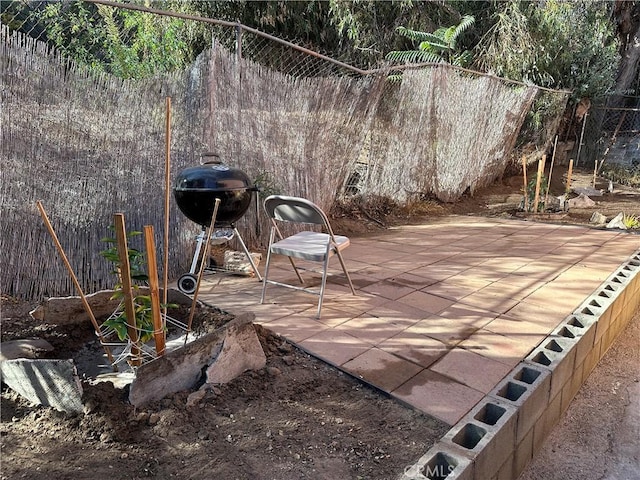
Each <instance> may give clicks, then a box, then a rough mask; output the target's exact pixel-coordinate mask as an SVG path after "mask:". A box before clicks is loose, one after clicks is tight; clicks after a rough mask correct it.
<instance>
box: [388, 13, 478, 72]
mask: <svg viewBox="0 0 640 480" xmlns="http://www.w3.org/2000/svg"><path fill="white" fill-rule="evenodd" d="M474 22H475V19H474V17H472V16H471V15H465V16H464V17H462V20H461V21H460V23H459V24H458V25H452V26H450V27H440V28H438V29H437V30H436V31H435V32H433V33H428V32H420V31H417V30H411V29H409V28H406V27H398V28H397V29H396V32H397V33H399V34H400V35H402V36H403V37H406V38H408V39H410V40H412V41H414V42H420V43H419V44H418V48H417V49H416V50H394V51H392V52H389V53H387V55H386V59H387V60H391V61H393V62H396V63H399V62H403V63H422V62H433V63H443V62H444V63H450V64H452V65H457V66H462V67H464V66H466V65H468V64H469V63H470V62H471V59H472V54H471V52H470V51H468V50H460V49H459V48H458V44H457V41H458V38H459V37H460V35H462V33H464V32H465V31H466V30H467V29H468V28H469V27H470V26H471V25H473V23H474Z"/></svg>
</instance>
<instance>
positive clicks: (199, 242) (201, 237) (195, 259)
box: [189, 230, 206, 274]
mask: <svg viewBox="0 0 640 480" xmlns="http://www.w3.org/2000/svg"><path fill="white" fill-rule="evenodd" d="M205 232H206V230H202V231H201V232H200V234H199V235H198V236H197V237H196V240H197V243H196V251H195V253H194V254H193V261H192V262H191V269H190V270H189V273H191V274H193V273H196V271H197V270H198V259H199V258H200V250H202V244H203V243H204V239H205V238H206V235H205ZM203 261H204V260H203Z"/></svg>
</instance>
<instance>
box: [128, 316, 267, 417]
mask: <svg viewBox="0 0 640 480" xmlns="http://www.w3.org/2000/svg"><path fill="white" fill-rule="evenodd" d="M254 318H255V316H254V315H253V314H243V315H240V316H238V317H236V318H235V319H233V320H232V321H231V322H229V323H227V324H226V325H224V326H223V327H221V328H218V329H216V330H215V331H213V332H211V333H208V334H206V335H203V336H202V337H199V338H197V339H195V340H193V341H192V342H189V343H187V344H186V345H185V346H183V347H180V348H177V349H175V350H171V351H169V352H167V353H166V354H164V355H163V356H161V357H158V358H156V359H155V360H154V361H152V362H149V363H146V364H144V365H142V366H140V367H138V369H137V370H136V377H135V379H134V380H133V382H132V383H131V387H130V389H129V401H130V402H131V404H132V405H135V406H136V407H139V406H142V405H144V404H146V403H148V402H151V401H155V400H160V399H162V398H164V397H166V396H167V395H170V394H172V393H176V392H179V391H182V390H189V389H191V388H193V387H194V386H195V385H196V384H197V383H198V382H199V381H200V380H201V378H202V371H203V369H204V368H206V375H207V378H206V383H208V384H212V383H214V384H215V383H226V382H228V381H230V380H232V379H233V378H235V377H237V376H238V375H240V374H241V373H243V372H244V371H245V370H249V369H261V368H263V367H264V365H265V364H266V356H265V354H264V351H263V350H262V345H261V344H260V340H259V339H258V336H257V334H256V331H255V327H254V325H253V319H254Z"/></svg>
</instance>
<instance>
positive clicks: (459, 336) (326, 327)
mask: <svg viewBox="0 0 640 480" xmlns="http://www.w3.org/2000/svg"><path fill="white" fill-rule="evenodd" d="M338 233H340V232H338ZM639 248H640V236H638V235H634V234H629V233H627V232H622V231H619V230H617V231H613V230H595V229H590V228H586V227H579V226H568V225H554V224H543V223H534V222H528V221H521V220H512V219H498V218H481V217H446V218H438V219H434V220H433V221H432V222H429V223H427V224H423V225H412V226H402V227H397V228H392V229H390V230H387V231H385V232H382V233H380V234H377V235H374V236H366V237H360V238H352V239H351V246H350V247H349V248H348V249H347V250H345V252H344V255H345V259H346V261H347V265H348V268H349V271H350V273H351V276H352V280H353V283H354V286H355V287H356V291H357V295H356V296H353V295H352V294H351V293H350V291H349V288H348V286H347V284H346V281H345V279H344V278H343V275H341V272H340V269H339V264H338V262H337V259H334V260H335V262H334V263H332V266H333V269H332V271H333V272H334V273H335V276H333V277H330V278H329V280H328V282H327V290H326V293H325V299H324V306H323V310H322V317H321V318H320V319H316V318H315V314H316V301H317V297H314V296H311V295H309V294H305V293H302V292H295V291H292V290H289V289H285V288H282V287H277V286H269V288H268V290H267V297H266V301H265V304H264V305H260V303H259V302H260V292H261V288H262V283H261V282H259V281H258V280H257V279H255V278H238V277H229V276H224V277H220V278H217V277H216V276H215V275H214V276H205V281H204V282H203V284H202V286H201V290H200V293H199V299H200V300H202V301H204V302H206V303H209V304H211V305H215V306H217V307H219V308H221V309H223V310H227V311H229V312H232V313H241V312H244V311H250V312H253V313H255V315H256V322H257V323H260V324H262V325H264V326H266V327H267V328H269V329H271V330H273V331H275V332H277V333H279V334H281V335H282V336H284V337H286V338H287V339H288V340H290V341H292V342H294V343H295V344H297V345H299V346H300V347H301V348H303V349H304V350H306V351H308V352H309V353H311V354H313V355H314V356H317V357H319V358H321V359H323V360H325V361H326V362H328V363H330V364H332V365H335V366H336V367H338V368H340V369H342V370H344V371H347V372H349V373H351V374H352V375H354V376H357V377H359V378H361V379H362V380H364V381H365V382H367V383H370V384H372V385H374V386H375V387H377V388H379V389H381V390H383V391H385V392H388V393H389V394H390V395H391V396H393V397H394V398H396V399H398V400H399V401H402V402H405V403H406V404H408V405H411V406H413V407H415V408H417V409H419V410H421V411H424V412H425V413H427V414H429V415H432V416H434V417H437V418H439V419H441V420H443V421H445V422H446V423H448V424H449V425H452V426H454V428H453V429H452V431H453V430H455V429H456V428H455V425H456V424H459V423H462V425H461V428H463V427H465V426H468V425H469V423H468V422H467V421H466V420H465V418H467V417H468V416H469V414H470V413H474V412H475V411H476V410H477V409H478V407H479V405H480V404H481V402H482V401H483V400H485V399H486V398H490V399H493V400H492V402H493V403H492V404H496V405H503V404H504V405H506V406H505V407H504V408H507V407H509V405H508V404H509V400H513V399H511V398H510V395H509V394H504V395H502V394H500V390H499V389H500V388H502V387H504V388H503V390H504V389H507V387H508V388H511V387H512V384H516V383H522V384H523V385H524V388H525V390H526V389H527V388H528V387H529V386H531V390H532V391H533V390H537V389H538V384H539V383H542V384H543V387H541V388H543V389H544V395H543V396H544V398H545V399H546V400H545V402H546V404H545V405H546V406H545V408H543V409H541V410H540V411H539V412H538V411H536V413H535V415H534V416H535V418H533V423H531V424H530V425H529V423H527V425H526V430H527V431H526V432H525V431H524V430H523V429H525V425H524V423H525V421H524V417H525V416H524V415H520V417H522V418H521V419H520V420H514V422H515V424H517V425H516V426H514V427H513V429H514V433H513V438H511V439H510V440H509V441H511V443H512V444H513V445H514V446H513V447H512V448H511V449H510V452H511V457H509V458H505V459H504V461H505V464H506V462H507V461H508V462H511V463H510V464H509V465H508V466H507V467H504V468H505V470H509V471H510V472H512V473H514V472H515V473H517V472H518V471H519V470H521V468H520V467H521V466H523V465H524V464H526V462H527V461H528V460H527V458H526V457H527V455H528V456H529V459H530V458H531V455H532V454H533V452H535V449H536V442H540V441H541V440H540V439H541V438H542V437H544V435H543V434H542V428H541V427H540V428H539V430H540V432H539V433H538V434H536V435H535V437H534V432H533V430H534V429H533V425H534V424H535V423H536V421H537V420H538V419H539V418H541V417H540V416H541V415H543V414H545V412H546V409H547V407H548V406H550V405H555V404H557V408H555V407H554V413H553V415H552V416H553V417H559V415H560V412H561V411H564V409H565V408H566V406H567V405H568V404H569V402H570V400H571V398H572V395H571V392H573V394H575V392H574V391H573V390H575V391H577V389H576V385H577V387H578V388H579V386H580V384H581V383H582V381H583V380H584V378H586V376H587V375H588V372H590V368H592V366H591V365H590V364H589V367H590V368H587V366H586V363H587V359H589V361H590V362H591V363H593V364H594V365H595V363H597V359H598V358H600V357H601V355H602V354H603V353H604V352H603V351H602V350H603V349H605V347H604V346H602V345H604V344H605V343H604V340H605V339H606V340H607V342H609V345H610V342H611V341H613V338H614V337H615V335H614V333H615V332H614V329H613V327H612V328H611V329H610V330H611V331H610V332H609V329H608V328H607V329H604V325H605V322H604V319H600V320H602V321H600V326H599V327H598V332H597V334H596V333H595V328H594V329H593V332H592V333H593V337H589V342H590V343H589V346H587V347H586V349H585V347H584V344H583V346H582V347H581V348H583V350H584V352H581V353H578V354H576V353H575V352H573V354H572V355H573V357H572V358H571V360H572V364H571V366H570V369H569V370H570V372H569V373H570V375H569V376H567V377H566V378H564V377H563V378H562V379H561V378H560V375H559V374H558V375H555V374H554V372H553V370H551V371H549V372H547V371H546V370H548V369H547V368H546V367H549V365H551V367H550V368H551V369H553V368H555V367H556V363H567V362H564V361H563V359H558V360H557V361H556V360H554V355H557V352H560V351H563V350H565V349H566V350H567V352H569V351H573V350H572V348H573V347H572V346H570V345H568V344H566V343H563V342H565V340H569V339H571V340H576V342H577V339H579V338H582V337H583V336H584V335H583V333H582V332H581V333H580V334H579V335H578V334H573V333H571V332H569V330H571V329H572V328H573V327H572V326H571V325H568V326H566V327H563V325H562V324H563V322H566V321H567V319H568V318H570V317H571V315H574V314H576V312H577V313H578V314H581V312H582V311H584V312H585V313H586V314H591V313H594V312H596V311H597V312H598V315H600V312H599V310H603V309H604V310H607V311H608V312H609V313H608V315H607V327H609V324H611V325H613V324H614V323H615V324H616V329H617V330H616V331H619V330H620V328H618V327H619V326H618V325H617V324H618V323H621V322H618V321H617V320H616V319H617V318H618V317H620V318H626V317H629V318H630V315H631V313H632V311H634V310H635V309H636V308H637V305H638V300H637V298H638V291H637V288H638V285H637V284H638V283H639V282H638V281H636V279H635V277H636V275H635V270H636V267H637V266H638V265H640V262H638V261H637V256H636V257H634V255H637V252H638V249H639ZM629 261H631V262H632V263H631V265H630V266H628V265H627V266H626V267H625V268H627V269H628V270H630V274H629V275H627V274H624V273H621V274H620V275H622V277H624V278H625V279H626V278H627V277H629V278H631V279H632V280H634V281H633V282H631V283H630V284H629V285H627V284H626V283H625V282H620V281H618V280H617V279H616V278H613V280H614V281H617V282H618V283H620V286H619V287H618V285H617V284H611V280H612V275H615V274H616V272H617V271H618V270H619V269H620V268H621V266H624V265H625V262H627V264H628V262H629ZM273 266H274V270H273V277H274V278H279V279H281V280H286V281H293V279H294V278H295V275H294V273H293V271H292V269H291V266H290V265H289V263H288V261H287V260H286V259H285V258H279V259H278V260H277V262H276V263H274V264H273ZM276 267H277V268H276ZM630 286H631V288H629V287H630ZM605 287H606V288H607V289H609V290H611V295H609V293H607V291H604V290H603V291H602V292H601V293H600V297H602V299H603V300H607V299H608V298H609V297H612V298H613V297H614V296H615V298H618V297H620V299H621V300H620V301H619V302H611V303H612V304H613V303H615V304H616V305H617V306H616V307H615V308H616V309H617V312H615V314H614V313H612V312H611V311H610V310H611V308H609V306H608V305H606V301H604V302H600V301H597V302H594V301H591V303H589V301H590V298H591V296H593V295H594V293H597V291H598V290H599V289H601V288H605ZM624 291H628V293H627V295H626V297H625V299H624V301H623V300H622V297H621V296H620V295H621V294H622V293H623V292H624ZM585 302H587V303H585ZM585 305H591V307H590V308H591V309H589V308H586V307H584V306H585ZM577 309H582V310H577ZM625 309H626V310H630V311H629V312H627V311H626V310H625ZM592 310H593V312H592ZM598 320H599V317H597V316H596V317H594V319H593V321H592V322H591V324H593V325H595V324H597V323H598ZM582 323H585V321H584V319H583V322H582ZM558 327H563V328H564V330H563V331H567V332H569V333H568V334H567V335H566V337H567V338H558V337H561V336H562V335H561V334H560V335H558V334H557V332H558V331H559V330H558ZM605 334H606V336H605ZM609 337H613V338H609ZM550 339H551V341H555V342H556V343H555V345H556V346H557V348H556V347H554V346H553V344H550V343H547V342H549V341H550ZM600 339H602V342H600V343H598V341H599V340H600ZM543 344H544V345H543ZM576 345H577V343H576ZM563 346H564V347H563ZM607 346H608V345H607ZM543 347H545V348H546V350H543V351H542V356H543V358H544V359H547V360H548V362H547V361H543V362H541V364H540V365H538V364H537V363H536V361H537V359H538V358H539V357H540V354H538V355H537V356H536V357H533V356H532V355H534V354H536V353H537V350H536V349H540V348H543ZM576 348H577V347H576ZM596 348H597V349H598V351H597V352H596V353H595V354H594V353H592V352H593V351H594V349H596ZM554 350H555V351H554ZM605 350H606V349H605ZM565 353H566V352H565ZM545 354H546V355H545ZM576 355H579V356H580V364H579V365H578V360H577V357H576ZM588 355H590V357H587V356H588ZM549 359H550V360H549ZM526 362H528V363H526ZM594 362H595V363H594ZM522 365H529V366H530V367H531V368H528V369H525V370H526V371H527V372H529V373H531V372H533V373H534V374H535V375H534V377H535V378H531V379H530V380H527V379H526V378H525V379H524V383H523V382H522V381H521V380H523V377H522V371H524V370H522V368H521V366H522ZM583 365H584V366H583ZM518 368H520V369H521V373H520V374H519V375H520V377H516V380H515V381H512V380H513V379H511V380H510V379H509V376H510V375H514V372H516V370H517V369H518ZM578 368H579V372H578ZM565 370H566V368H565ZM575 372H578V373H577V374H575V375H574V373H575ZM541 373H542V375H541ZM539 376H541V378H539V379H538V378H537V377H539ZM560 381H562V382H563V383H562V384H559V383H558V382H560ZM505 382H506V383H505ZM554 382H555V383H554ZM566 382H568V384H571V388H570V389H569V387H567V391H564V395H561V393H562V392H563V390H564V386H565V383H566ZM568 384H567V385H568ZM505 391H506V390H505ZM529 393H531V392H529ZM556 394H557V395H556ZM502 396H503V397H504V399H502V398H501V397H502ZM502 400H504V401H502ZM518 402H520V403H522V400H518V401H516V403H518ZM553 402H555V404H554V403H553ZM504 405H503V406H504ZM522 406H523V405H520V404H519V405H516V407H515V408H514V412H515V415H516V417H517V416H518V415H517V410H518V408H520V407H522ZM474 407H475V410H474ZM500 408H503V407H502V406H501V407H500ZM509 408H510V407H509ZM507 410H508V408H507ZM555 410H557V412H558V413H557V415H556V413H555ZM465 416H466V417H465ZM531 416H532V415H527V418H528V417H531ZM475 418H478V417H477V416H476V417H475ZM514 418H515V417H514ZM551 420H552V419H549V418H546V417H545V422H546V424H545V425H546V426H545V428H544V429H545V430H547V429H549V428H551V427H552V426H553V425H552V424H553V423H555V422H553V421H551ZM556 421H557V418H556ZM465 422H466V423H465ZM521 424H522V425H521ZM547 424H549V425H550V426H549V425H547ZM483 429H484V430H486V426H485V427H484V428H481V430H483ZM529 429H530V431H529ZM520 430H523V431H520ZM463 433H464V432H463ZM527 434H530V437H531V439H530V444H528V446H525V447H522V448H525V450H526V451H528V452H531V453H524V454H522V452H520V453H519V451H520V449H521V445H522V443H523V442H524V441H527V442H529V440H526V435H527ZM465 435H466V434H465ZM465 435H463V437H465ZM466 437H468V435H466ZM481 437H482V435H481ZM460 438H462V437H460V436H459V437H458V439H460ZM453 443H454V445H453V450H456V448H458V446H459V447H461V448H460V449H459V450H462V456H465V455H466V456H467V457H469V458H470V461H469V462H468V463H469V464H475V463H476V460H477V458H475V457H474V455H475V456H477V452H475V453H474V452H471V453H473V455H471V456H470V455H469V452H465V450H474V448H475V444H473V445H472V446H470V444H469V443H470V442H469V441H467V440H465V439H463V440H462V441H457V442H453ZM471 443H473V442H471ZM475 443H478V442H477V441H476V442H475ZM455 444H457V445H458V446H456V445H455ZM443 448H444V447H443ZM449 453H450V452H449ZM438 455H440V453H438ZM447 455H449V454H447ZM519 457H520V458H519ZM447 458H449V457H447ZM427 460H428V459H427ZM425 461H426V460H425ZM462 463H463V464H464V462H462ZM515 463H519V464H520V465H515ZM474 468H476V474H474V475H471V474H470V475H471V476H469V477H468V478H482V476H480V475H481V474H480V473H479V470H478V469H479V468H480V467H479V466H477V465H476V467H474ZM498 469H499V465H498V466H497V467H496V471H491V472H490V476H486V477H485V478H491V476H492V475H494V474H495V475H498V473H497V472H498ZM482 475H487V473H486V472H485V473H482ZM509 477H514V476H513V475H507V476H505V478H509ZM447 478H467V477H464V476H455V477H447ZM496 478H497V477H496Z"/></svg>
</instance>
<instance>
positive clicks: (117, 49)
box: [0, 0, 568, 299]
mask: <svg viewBox="0 0 640 480" xmlns="http://www.w3.org/2000/svg"><path fill="white" fill-rule="evenodd" d="M1 8H2V12H1V20H2V30H1V32H0V33H1V35H0V41H1V45H0V48H1V49H2V57H1V59H0V60H1V62H2V72H1V74H0V79H1V85H2V103H3V108H2V112H1V115H2V125H3V129H2V146H1V148H0V161H1V162H2V168H1V170H2V172H1V173H0V179H1V180H2V184H1V185H0V189H1V193H2V200H1V201H0V203H1V204H2V210H3V227H4V228H3V231H2V232H1V233H0V250H1V251H2V252H3V256H4V261H3V263H4V264H5V265H6V266H7V268H5V269H3V271H2V272H0V281H1V283H2V286H3V287H2V288H3V291H5V292H7V293H10V294H13V295H18V296H22V297H26V298H32V299H33V298H41V297H42V296H52V295H60V294H68V293H70V292H72V291H73V286H72V284H71V282H70V280H69V279H68V277H67V275H66V272H65V271H64V269H63V268H62V265H61V263H60V262H55V261H54V260H53V259H55V258H56V256H57V255H56V252H55V251H54V249H53V247H52V245H51V242H50V239H49V238H48V233H47V232H46V230H45V229H44V227H43V225H42V220H41V219H40V218H39V217H38V215H37V211H36V208H35V202H36V201H37V200H42V202H43V204H44V206H45V208H47V209H48V210H49V213H50V217H51V219H52V223H53V224H54V226H55V227H56V228H57V229H58V230H59V237H60V239H61V241H62V243H63V245H66V246H68V248H69V255H70V257H71V262H72V265H73V266H74V268H75V269H76V270H77V273H78V277H79V280H80V283H81V285H82V286H83V287H84V288H85V289H87V290H89V291H93V290H96V289H100V288H106V287H109V286H111V284H112V283H113V276H112V273H111V270H112V268H111V266H110V265H108V264H107V263H106V262H105V261H104V259H102V258H101V257H100V255H99V251H100V250H101V249H104V245H103V244H101V242H100V239H101V238H102V237H104V236H106V235H107V234H108V226H109V225H110V224H111V222H112V215H113V213H114V212H122V213H124V214H125V215H126V218H127V222H128V224H129V228H130V229H135V230H142V226H143V225H148V224H150V225H154V226H155V227H156V231H157V232H159V231H162V225H163V222H164V213H165V212H164V209H163V197H164V195H167V194H168V193H170V192H166V191H164V188H163V183H164V179H163V173H164V167H165V165H166V163H167V159H166V158H165V143H166V142H168V141H170V157H171V159H170V162H171V172H172V176H174V177H175V174H176V172H178V171H180V170H181V169H184V168H186V167H188V166H192V165H194V164H197V163H199V161H200V157H201V156H202V154H203V153H205V152H210V151H214V152H216V153H217V154H218V155H219V156H220V157H221V158H222V159H223V161H225V163H228V164H230V165H232V166H234V167H238V168H240V169H242V170H243V171H245V172H247V173H248V174H249V176H250V177H251V178H252V180H253V181H254V182H255V183H256V184H257V185H259V186H260V188H261V189H262V193H261V194H262V195H263V196H264V195H266V194H269V193H283V194H289V195H299V196H303V197H306V198H310V199H312V200H313V201H315V202H316V203H317V204H319V205H320V206H321V207H322V208H324V209H326V210H330V209H331V207H332V205H334V204H335V202H336V201H338V200H339V199H341V198H344V197H345V195H347V196H358V197H361V199H362V201H366V199H367V198H371V197H376V196H385V197H389V198H392V199H393V200H394V201H397V202H403V201H408V200H412V199H415V198H418V199H421V198H428V197H435V198H438V199H440V200H442V201H455V200H456V199H458V198H459V197H460V196H461V195H463V194H464V193H465V192H471V193H473V191H474V190H475V189H476V188H479V187H481V186H483V185H486V184H489V183H491V182H492V181H494V180H495V179H497V178H499V177H500V176H501V175H502V174H503V172H504V171H505V169H506V168H507V166H508V165H509V164H510V163H513V161H514V159H515V157H519V155H520V153H519V150H518V148H521V147H523V146H526V148H527V149H528V151H534V152H537V153H539V154H541V153H542V152H544V150H545V149H546V148H548V146H549V145H550V144H551V139H552V137H553V136H554V135H555V129H557V125H558V122H559V119H560V118H561V115H562V111H563V109H564V106H565V104H566V101H567V97H568V93H567V92H555V91H549V90H544V89H540V88H538V87H535V86H533V85H522V84H517V83H513V82H506V81H504V80H501V79H498V78H495V77H492V76H489V75H483V74H479V73H477V72H470V71H466V70H461V69H457V68H455V67H452V66H450V65H445V64H438V65H422V66H416V65H409V66H397V65H396V66H393V71H394V72H395V73H397V72H402V80H401V81H400V82H392V81H389V79H388V76H389V74H390V73H391V71H392V70H391V66H390V65H383V66H381V67H380V68H377V69H373V70H364V69H361V68H358V67H355V66H352V65H349V64H347V63H344V62H342V61H340V60H337V59H334V58H330V57H328V56H325V55H322V54H320V53H318V52H314V51H311V50H309V49H307V48H305V47H303V46H300V45H296V44H293V43H290V42H286V41H284V40H282V39H278V38H275V37H272V36H270V35H267V34H264V33H262V32H258V31H256V30H254V29H251V28H249V27H246V26H244V25H240V24H237V23H235V22H225V21H220V20H214V19H205V18H198V17H195V16H194V15H192V14H190V13H189V12H180V13H175V12H174V13H172V12H161V11H156V10H153V9H147V8H144V7H140V6H136V5H134V4H117V3H113V2H108V1H102V0H100V1H97V0H96V1H89V2H37V1H36V2H26V1H13V2H2V7H1ZM166 100H169V101H170V107H169V108H167V103H166ZM536 104H537V105H542V106H543V108H538V109H537V110H536V111H537V113H538V116H537V117H535V118H533V119H532V118H530V112H531V111H532V106H533V105H536ZM540 112H543V114H542V115H540ZM168 115H169V116H170V127H169V130H168V131H167V130H166V121H167V116H168ZM523 125H524V126H525V127H526V126H527V125H529V128H527V129H526V135H524V134H523V133H522V131H523ZM518 163H519V162H518ZM169 214H170V219H171V227H170V238H169V242H168V244H167V245H159V252H158V257H159V258H162V256H163V255H164V254H165V251H166V252H167V254H168V256H169V259H170V261H169V265H168V269H169V276H170V278H177V276H178V275H179V274H180V273H182V272H184V271H185V270H186V269H187V268H188V265H189V264H190V262H191V256H192V252H193V249H194V238H195V235H196V234H197V233H198V226H196V225H193V224H192V223H191V222H189V221H188V220H186V219H185V218H184V216H183V215H181V213H180V212H179V211H178V210H177V208H176V207H175V205H174V203H173V202H172V204H171V209H170V212H169ZM238 228H239V230H240V231H241V233H242V237H243V239H244V240H245V241H246V242H247V243H248V244H249V245H250V246H251V247H252V248H260V247H261V246H262V244H263V243H264V241H265V239H264V238H263V235H262V232H264V231H265V230H266V220H265V219H264V218H262V216H261V215H260V212H259V208H256V209H250V210H249V211H248V212H247V214H246V215H245V216H244V217H243V218H242V219H241V220H240V221H239V222H238Z"/></svg>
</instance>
